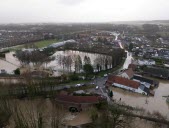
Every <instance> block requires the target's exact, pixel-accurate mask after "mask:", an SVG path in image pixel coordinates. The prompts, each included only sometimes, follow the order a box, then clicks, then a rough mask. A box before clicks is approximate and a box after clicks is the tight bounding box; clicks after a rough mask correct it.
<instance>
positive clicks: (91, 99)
mask: <svg viewBox="0 0 169 128" xmlns="http://www.w3.org/2000/svg"><path fill="white" fill-rule="evenodd" d="M55 101H56V102H57V103H58V104H62V105H63V106H64V107H65V108H67V109H68V110H69V111H71V112H75V111H76V112H79V111H82V110H86V109H88V108H89V107H91V106H93V105H95V104H99V103H100V102H105V101H107V100H106V98H105V97H103V96H72V95H58V96H57V97H56V99H55Z"/></svg>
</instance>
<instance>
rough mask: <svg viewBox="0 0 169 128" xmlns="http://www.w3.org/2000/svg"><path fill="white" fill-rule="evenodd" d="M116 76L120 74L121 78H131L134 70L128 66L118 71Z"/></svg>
mask: <svg viewBox="0 0 169 128" xmlns="http://www.w3.org/2000/svg"><path fill="white" fill-rule="evenodd" d="M118 76H121V77H123V78H127V79H131V78H132V77H133V76H134V72H133V70H132V68H128V69H126V70H124V71H123V72H122V73H120V74H119V75H118Z"/></svg>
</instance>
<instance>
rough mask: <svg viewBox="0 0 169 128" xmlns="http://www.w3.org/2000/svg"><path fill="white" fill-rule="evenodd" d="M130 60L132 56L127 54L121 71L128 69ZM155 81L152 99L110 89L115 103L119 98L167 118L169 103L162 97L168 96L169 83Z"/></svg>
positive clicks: (168, 115)
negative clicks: (156, 86)
mask: <svg viewBox="0 0 169 128" xmlns="http://www.w3.org/2000/svg"><path fill="white" fill-rule="evenodd" d="M131 59H132V55H131V54H129V53H128V54H127V59H126V61H125V63H124V65H123V69H126V68H127V67H128V65H129V64H130V63H131ZM150 79H154V78H150ZM156 80H158V81H159V87H158V88H156V89H154V91H155V95H154V96H153V97H151V96H150V97H147V96H143V95H140V94H137V93H132V92H128V91H126V90H122V89H119V88H112V90H113V94H114V97H113V98H114V99H115V100H116V101H119V99H120V98H121V102H124V103H126V104H127V105H130V106H133V107H139V108H144V109H145V110H147V111H149V112H153V111H158V112H160V113H161V114H163V115H165V116H167V117H168V118H169V103H167V102H166V98H165V97H163V96H168V95H169V81H167V80H161V79H156Z"/></svg>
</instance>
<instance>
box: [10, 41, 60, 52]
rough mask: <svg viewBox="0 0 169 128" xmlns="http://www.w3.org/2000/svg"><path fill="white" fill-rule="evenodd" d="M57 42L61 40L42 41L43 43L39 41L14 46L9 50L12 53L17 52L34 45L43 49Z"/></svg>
mask: <svg viewBox="0 0 169 128" xmlns="http://www.w3.org/2000/svg"><path fill="white" fill-rule="evenodd" d="M57 42H59V40H56V39H52V40H42V41H37V42H33V43H29V44H23V45H18V46H13V47H10V48H9V50H10V51H16V50H20V49H22V48H25V47H31V46H32V45H35V46H36V47H37V48H43V47H46V46H48V45H51V44H53V43H57Z"/></svg>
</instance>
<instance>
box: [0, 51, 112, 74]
mask: <svg viewBox="0 0 169 128" xmlns="http://www.w3.org/2000/svg"><path fill="white" fill-rule="evenodd" d="M14 54H15V52H9V53H6V58H5V59H4V60H2V59H0V69H5V70H6V71H7V73H9V74H12V73H13V71H14V70H15V69H17V68H19V67H20V66H21V64H20V62H19V60H18V59H17V58H16V57H15V56H13V55H14ZM67 56H69V57H70V59H71V62H70V61H69V65H68V63H67V62H66V61H65V60H66V57H67ZM53 57H55V60H54V61H51V62H49V63H48V64H47V65H42V67H45V68H47V69H51V70H52V71H53V72H54V76H59V75H61V74H62V73H66V72H74V71H75V61H76V60H77V59H80V62H79V63H81V70H80V72H81V71H82V65H84V63H85V62H84V61H85V57H86V58H88V59H89V60H88V61H90V63H91V64H92V65H93V67H94V69H95V70H96V64H98V63H99V64H102V65H105V64H104V63H105V59H107V60H108V66H107V68H108V69H109V68H112V65H111V62H112V57H111V56H107V55H102V54H93V53H87V52H79V51H72V50H68V51H57V52H56V53H55V54H54V55H53ZM78 57H79V58H78ZM63 65H64V66H63ZM104 69H105V67H104V66H102V70H104Z"/></svg>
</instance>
